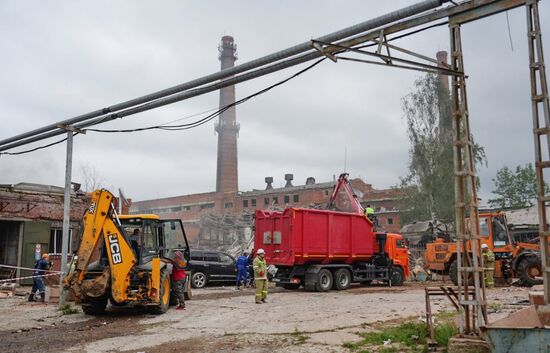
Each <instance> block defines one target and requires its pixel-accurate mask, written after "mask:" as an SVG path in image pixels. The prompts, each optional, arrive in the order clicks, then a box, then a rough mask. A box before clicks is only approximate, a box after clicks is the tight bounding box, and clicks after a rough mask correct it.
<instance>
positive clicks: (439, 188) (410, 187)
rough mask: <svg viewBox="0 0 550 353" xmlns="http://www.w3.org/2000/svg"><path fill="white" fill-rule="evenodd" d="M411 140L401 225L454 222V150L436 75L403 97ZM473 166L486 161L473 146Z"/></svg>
mask: <svg viewBox="0 0 550 353" xmlns="http://www.w3.org/2000/svg"><path fill="white" fill-rule="evenodd" d="M402 107H403V112H404V114H405V118H406V121H407V133H408V137H409V141H410V144H411V146H410V149H409V168H408V169H409V173H408V175H407V176H406V177H403V178H401V182H400V186H399V187H400V189H401V202H400V205H399V208H400V213H401V221H402V223H403V224H406V223H409V222H411V221H416V220H427V219H439V220H442V221H452V220H454V214H455V210H454V202H455V194H454V159H453V158H454V151H453V134H452V114H451V102H450V96H449V91H448V89H447V88H446V87H444V86H443V85H442V83H441V80H440V78H439V76H438V75H436V74H427V75H425V76H423V77H421V78H419V79H417V80H416V81H415V83H414V89H413V90H412V91H411V92H410V93H409V94H407V95H406V96H404V97H403V98H402ZM474 158H475V160H476V163H478V164H482V163H483V162H486V158H485V151H484V149H483V147H481V146H479V145H477V144H474Z"/></svg>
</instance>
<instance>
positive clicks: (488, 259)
mask: <svg viewBox="0 0 550 353" xmlns="http://www.w3.org/2000/svg"><path fill="white" fill-rule="evenodd" d="M481 253H482V255H483V260H484V263H485V269H484V271H483V274H484V276H483V280H484V281H485V287H487V288H495V280H494V278H493V277H494V274H495V253H494V252H492V251H491V249H489V246H488V245H487V244H481Z"/></svg>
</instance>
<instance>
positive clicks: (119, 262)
mask: <svg viewBox="0 0 550 353" xmlns="http://www.w3.org/2000/svg"><path fill="white" fill-rule="evenodd" d="M83 226H84V228H83V232H82V236H81V238H80V244H79V246H78V251H77V254H76V255H77V260H76V265H74V270H72V271H71V272H70V273H69V275H68V276H67V277H66V278H65V280H64V287H65V288H66V289H72V290H73V291H74V294H75V296H76V298H77V301H80V303H81V304H82V310H83V311H84V312H85V313H86V314H89V315H97V314H101V313H103V312H104V311H105V308H106V306H107V302H108V301H110V302H111V304H112V305H116V306H119V305H126V304H129V305H133V306H147V307H148V308H149V309H150V311H151V312H152V313H154V314H162V313H164V312H166V311H167V310H168V306H169V304H170V296H171V293H170V290H171V287H172V286H171V279H170V278H171V276H170V274H171V273H172V269H173V268H174V267H175V268H178V269H184V268H185V267H186V265H187V261H188V260H189V245H188V243H187V237H186V236H185V231H184V229H183V225H182V223H181V221H180V220H161V219H160V218H159V217H158V216H157V215H150V214H143V215H120V216H119V215H117V213H116V211H115V208H114V205H113V195H112V194H111V193H110V192H109V191H107V190H104V189H103V190H96V191H94V192H93V194H92V201H91V204H90V207H89V208H88V209H87V210H86V212H85V215H84V218H83ZM187 283H189V281H187ZM186 288H189V290H188V291H187V290H186V293H187V294H188V295H190V286H189V285H188V284H186Z"/></svg>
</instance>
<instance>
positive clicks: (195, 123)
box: [83, 58, 326, 133]
mask: <svg viewBox="0 0 550 353" xmlns="http://www.w3.org/2000/svg"><path fill="white" fill-rule="evenodd" d="M325 59H326V58H321V59H319V60H317V61H316V62H314V63H313V64H311V65H308V66H307V67H305V68H304V69H302V70H300V71H298V72H296V73H295V74H293V75H292V76H289V77H287V78H285V79H284V80H282V81H279V82H277V83H274V84H272V85H271V86H268V87H266V88H264V89H262V90H260V91H257V92H255V93H253V94H251V95H248V96H246V97H244V98H241V99H239V100H237V101H235V102H233V103H231V104H228V105H226V106H224V107H222V108H220V109H219V110H217V111H216V112H214V113H212V114H209V115H207V116H206V117H204V118H201V119H199V120H196V121H193V122H191V123H187V124H178V125H154V126H148V127H141V128H135V129H89V128H88V129H83V130H84V131H92V132H106V133H127V132H137V131H146V130H153V129H159V130H168V131H178V130H188V129H192V128H195V127H198V126H200V125H203V124H205V123H207V122H209V121H210V120H212V119H214V118H215V117H217V116H219V115H221V114H222V113H223V112H225V111H227V110H228V109H230V108H232V107H235V106H237V105H239V104H242V103H244V102H246V101H248V100H250V99H252V98H254V97H257V96H259V95H261V94H263V93H266V92H268V91H270V90H272V89H273V88H276V87H278V86H280V85H282V84H285V83H286V82H288V81H290V80H292V79H294V78H296V77H298V76H300V75H302V74H303V73H305V72H307V71H309V70H311V69H312V68H314V67H315V66H317V65H318V64H320V63H321V62H322V61H324V60H325Z"/></svg>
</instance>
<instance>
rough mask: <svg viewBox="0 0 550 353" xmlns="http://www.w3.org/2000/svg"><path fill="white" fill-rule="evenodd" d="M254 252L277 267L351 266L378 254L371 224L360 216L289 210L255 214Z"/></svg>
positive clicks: (344, 213)
mask: <svg viewBox="0 0 550 353" xmlns="http://www.w3.org/2000/svg"><path fill="white" fill-rule="evenodd" d="M254 248H255V249H260V248H262V249H264V250H265V253H266V260H267V262H268V263H269V264H273V265H275V266H294V265H303V264H306V263H323V264H328V263H348V264H351V263H352V262H355V261H361V260H366V259H368V258H370V257H371V256H372V255H373V254H374V253H375V252H376V251H378V245H377V243H376V235H375V233H374V231H373V228H372V224H371V223H370V222H368V221H367V220H366V218H365V217H364V216H363V215H360V214H357V213H347V212H337V211H326V210H314V209H304V208H287V209H286V210H284V211H283V212H280V211H266V210H257V211H256V212H255V241H254Z"/></svg>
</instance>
